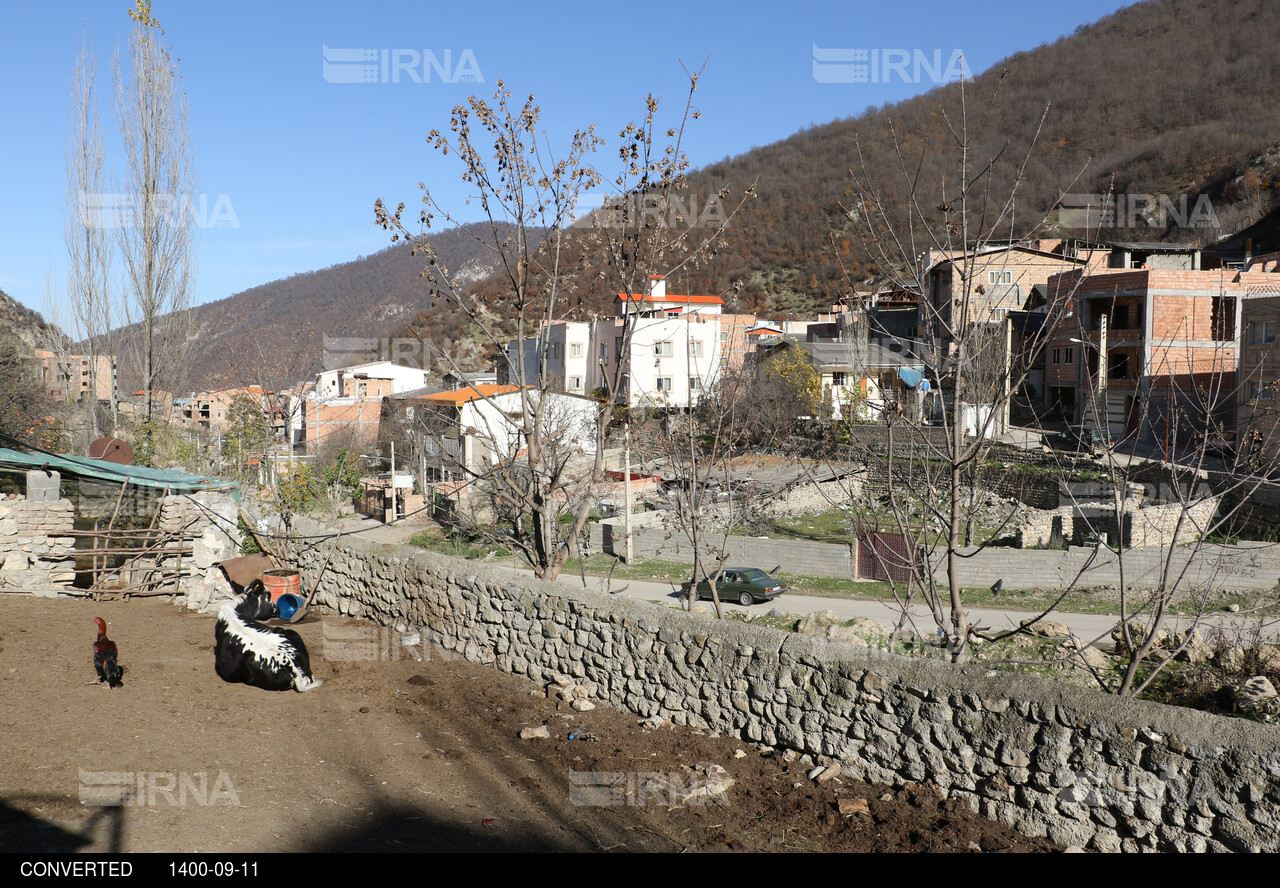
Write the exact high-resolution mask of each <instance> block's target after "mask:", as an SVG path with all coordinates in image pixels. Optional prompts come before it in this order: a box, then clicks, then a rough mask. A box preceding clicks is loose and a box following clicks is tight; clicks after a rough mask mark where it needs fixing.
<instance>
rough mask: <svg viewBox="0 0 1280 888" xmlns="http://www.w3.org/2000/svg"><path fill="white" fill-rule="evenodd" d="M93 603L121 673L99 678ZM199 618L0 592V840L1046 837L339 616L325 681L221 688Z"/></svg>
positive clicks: (473, 843) (980, 844)
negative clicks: (583, 706) (114, 678)
mask: <svg viewBox="0 0 1280 888" xmlns="http://www.w3.org/2000/svg"><path fill="white" fill-rule="evenodd" d="M95 616H101V617H103V618H104V619H106V621H107V625H108V631H109V635H110V637H111V638H113V639H114V640H115V641H116V642H117V644H118V645H119V647H120V663H121V665H122V666H123V667H124V670H125V672H124V687H123V688H119V689H114V690H112V689H109V688H107V686H106V685H100V684H98V683H97V681H96V676H95V674H94V671H93V664H92V655H91V653H90V645H91V643H92V642H93V640H94V637H95V629H94V625H93V622H92V621H93V618H94V617H95ZM213 626H214V617H212V616H209V615H204V614H196V613H192V612H189V611H186V610H184V609H181V608H178V607H174V606H173V605H171V604H169V603H168V602H167V601H163V600H156V599H150V600H139V599H134V600H132V601H128V602H123V601H114V602H100V603H95V602H92V601H85V600H77V599H68V598H63V599H57V600H51V599H42V598H32V597H28V596H25V595H17V594H3V595H0V735H2V736H3V742H2V743H0V850H3V851H29V852H36V851H45V852H52V851H85V852H88V851H95V852H102V851H112V850H120V851H126V852H132V851H168V852H219V851H222V852H225V851H242V852H270V851H308V850H318V851H659V852H672V851H976V850H982V851H1039V850H1052V847H1051V846H1050V845H1048V844H1047V843H1044V842H1040V841H1034V840H1029V839H1026V838H1023V837H1021V836H1019V835H1018V834H1016V833H1013V832H1011V831H1010V830H1008V829H1006V828H1004V827H1001V826H999V825H997V824H994V823H992V822H990V821H987V820H985V819H983V818H980V817H977V816H975V815H972V814H970V813H969V812H968V810H967V808H964V807H963V806H958V805H955V804H950V803H946V802H942V801H940V800H939V799H938V798H937V796H936V795H935V794H934V793H933V792H932V791H931V790H929V789H928V788H927V787H911V788H907V789H904V790H899V791H896V792H895V791H890V790H887V789H884V788H882V787H871V786H866V785H863V784H859V783H856V782H851V781H848V780H845V779H843V778H836V779H835V780H832V781H829V782H825V783H821V784H819V783H816V782H814V781H812V780H809V779H808V778H807V776H806V772H807V771H808V770H809V768H810V766H809V765H808V764H806V763H805V762H804V761H803V760H795V761H790V762H788V761H786V760H785V759H784V757H783V756H781V755H778V754H769V753H762V752H761V751H760V750H758V749H756V748H754V747H753V746H751V745H749V744H747V743H745V742H743V741H740V740H737V739H735V738H730V737H723V736H709V735H707V734H704V733H700V732H697V731H690V730H686V729H681V728H675V727H672V726H670V725H665V726H661V727H657V728H650V727H645V726H643V725H641V724H640V723H639V719H638V718H636V717H635V716H633V715H631V714H629V713H624V712H619V711H616V710H613V709H609V708H607V707H603V706H601V707H598V708H596V709H595V710H593V711H590V712H585V713H579V712H575V711H573V710H571V709H569V708H567V707H566V706H564V704H563V703H561V704H560V708H557V701H556V700H554V699H548V698H547V697H546V696H545V694H544V689H543V688H541V687H539V686H535V685H534V684H532V683H530V682H528V681H527V680H523V679H519V678H515V677H513V676H509V675H505V674H503V673H500V672H498V671H497V670H496V669H492V668H489V667H482V666H477V665H474V664H469V663H466V662H463V661H460V660H457V659H455V658H446V657H444V656H441V655H440V654H439V653H436V654H435V655H434V656H432V655H430V654H428V655H426V656H425V658H424V659H421V660H419V659H416V658H414V657H411V656H408V655H407V654H406V652H407V651H409V650H410V649H408V648H403V647H401V646H400V645H399V644H398V639H396V638H394V637H391V636H390V634H389V633H388V632H387V630H377V629H376V628H373V627H370V626H368V625H367V624H362V623H359V622H358V621H355V620H350V619H347V618H343V617H338V616H332V615H319V614H316V613H312V614H311V615H308V616H307V617H306V619H305V620H303V621H302V622H301V623H299V624H296V625H295V627H294V628H296V629H297V630H298V631H299V632H300V633H301V634H302V636H303V638H304V640H305V641H306V642H307V645H308V648H309V650H310V652H311V658H312V664H313V667H314V672H315V673H316V675H317V677H320V678H323V679H325V680H326V681H325V684H324V685H323V687H321V688H319V689H317V690H315V691H312V692H310V693H307V694H298V693H294V692H287V693H270V692H267V691H261V690H257V689H255V688H250V687H247V686H244V685H229V684H225V683H224V682H223V681H222V680H221V679H219V678H218V676H217V675H216V674H215V673H214V670H213ZM335 639H337V640H335ZM352 639H355V641H354V642H353V641H352ZM362 652H363V653H362ZM419 656H422V652H419ZM542 725H546V726H547V728H548V730H549V733H550V738H549V739H528V740H522V739H520V732H521V730H522V729H524V728H536V727H539V726H542ZM571 733H572V734H574V735H575V737H577V735H582V734H585V735H586V737H585V739H572V740H571V739H569V735H570V734H571ZM708 766H712V767H708ZM714 766H719V768H716V767H714ZM720 768H722V769H723V771H721V770H719V769H720ZM726 778H728V779H731V780H732V783H731V785H728V786H727V788H726V789H723V792H721V793H719V794H716V792H715V791H716V790H717V789H718V788H722V787H724V786H725V785H726V784H727V783H728V779H726ZM699 787H703V788H709V789H710V790H711V791H712V792H711V795H710V797H709V798H703V799H698V798H695V799H694V800H692V801H691V802H689V803H686V804H685V805H684V806H683V807H675V808H672V807H670V806H669V805H670V802H671V801H673V800H678V796H679V795H681V794H682V793H681V790H685V791H687V790H689V789H697V788H699ZM121 798H124V799H125V802H126V803H125V804H123V805H120V804H118V801H119V800H120V799H121ZM841 799H844V800H846V801H845V811H846V813H842V812H841V809H840V800H841ZM858 800H865V803H863V802H861V801H858ZM108 803H111V804H108ZM859 809H862V810H859ZM850 812H852V813H850Z"/></svg>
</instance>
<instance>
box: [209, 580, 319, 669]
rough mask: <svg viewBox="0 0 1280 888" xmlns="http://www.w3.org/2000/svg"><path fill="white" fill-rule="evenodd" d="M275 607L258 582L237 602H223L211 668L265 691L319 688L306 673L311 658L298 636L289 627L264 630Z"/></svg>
mask: <svg viewBox="0 0 1280 888" xmlns="http://www.w3.org/2000/svg"><path fill="white" fill-rule="evenodd" d="M275 613H276V606H275V604H273V603H272V601H271V596H270V595H269V594H268V593H267V590H266V588H265V587H264V586H263V585H262V581H261V580H254V581H253V582H252V583H250V584H249V586H248V587H247V588H246V589H245V592H244V598H243V599H241V600H240V602H239V603H237V602H235V601H228V602H227V603H226V604H224V605H222V610H220V611H219V612H218V624H217V626H216V627H214V630H213V637H214V640H215V644H214V648H213V654H214V668H215V669H217V671H218V675H219V676H220V677H221V678H222V680H223V681H230V682H243V683H244V684H247V685H252V686H253V687H255V688H262V689H263V690H266V691H287V690H289V689H290V688H293V689H294V690H296V691H310V690H314V689H315V688H318V687H320V685H322V684H324V681H323V680H321V679H316V678H313V677H312V675H311V659H310V657H309V656H308V655H307V646H306V645H305V644H303V642H302V637H301V636H300V635H298V633H297V632H294V631H293V630H292V629H276V628H273V627H271V626H264V625H262V624H261V623H259V622H258V621H259V620H265V619H267V618H268V617H271V616H272V615H273V614H275Z"/></svg>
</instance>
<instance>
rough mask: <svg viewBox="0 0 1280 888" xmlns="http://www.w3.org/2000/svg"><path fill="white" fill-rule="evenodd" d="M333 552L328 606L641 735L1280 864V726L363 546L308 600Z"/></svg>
mask: <svg viewBox="0 0 1280 888" xmlns="http://www.w3.org/2000/svg"><path fill="white" fill-rule="evenodd" d="M300 524H301V525H302V526H301V527H300V530H301V532H302V533H304V534H305V533H311V532H317V531H320V530H321V528H318V527H315V526H314V525H310V523H309V522H300ZM330 547H334V551H333V555H332V558H331V560H330V562H329V565H328V569H327V570H326V572H325V573H324V575H323V578H322V581H321V583H320V586H319V591H318V597H317V601H318V603H319V604H322V605H325V606H328V607H330V608H333V609H334V610H336V611H337V612H339V613H342V614H346V615H350V616H353V617H359V618H362V619H366V620H370V621H372V622H374V623H377V624H380V625H383V626H389V627H393V628H396V629H398V630H401V631H417V632H420V633H421V634H422V636H423V640H424V641H426V642H428V643H429V644H430V645H433V646H435V647H436V648H437V649H442V650H444V651H448V652H454V653H456V654H459V655H461V656H463V657H465V658H466V659H467V660H470V661H473V662H477V663H486V664H491V665H494V666H496V667H497V668H499V669H502V670H503V671H505V672H509V673H513V674H516V675H523V676H526V677H528V678H530V679H532V680H533V681H536V682H551V681H554V680H555V679H556V678H558V677H561V676H569V677H572V678H574V679H577V680H578V683H579V684H581V685H584V686H589V687H591V688H593V689H594V693H595V695H596V696H597V698H599V699H601V700H604V701H607V702H609V703H611V704H613V705H615V706H619V707H624V708H626V709H629V710H631V711H632V712H635V713H636V714H637V715H639V716H641V717H645V718H648V717H654V716H657V717H660V718H664V719H669V720H671V721H672V722H674V723H677V724H686V725H693V726H697V727H702V728H706V729H710V730H716V731H723V732H726V733H729V734H732V735H734V736H740V737H742V738H744V739H747V740H751V741H756V742H759V743H765V744H770V745H774V746H784V747H790V748H794V749H796V750H800V751H802V752H808V753H810V754H813V755H817V756H825V757H828V758H829V759H831V760H834V761H838V762H839V763H841V765H842V766H843V769H844V772H845V773H846V774H847V775H849V776H850V777H855V778H858V779H864V780H870V781H876V782H880V783H885V784H889V785H901V784H903V783H906V782H919V781H928V782H931V783H933V784H935V785H937V786H938V787H939V789H940V790H941V791H942V792H943V793H944V794H946V795H948V796H951V797H958V798H961V799H964V800H965V801H967V802H968V803H969V804H970V806H971V807H973V808H974V809H975V810H978V811H980V812H982V813H983V814H985V815H987V816H990V817H992V818H995V819H997V820H999V821H1001V822H1003V823H1007V824H1010V825H1012V826H1014V827H1015V828H1017V829H1019V830H1021V831H1023V832H1025V833H1027V834H1030V835H1047V836H1048V837H1049V838H1051V839H1052V840H1054V841H1056V842H1059V843H1062V844H1064V845H1081V846H1089V847H1093V848H1097V849H1100V850H1130V851H1136V850H1179V851H1202V850H1215V851H1224V850H1249V849H1261V850H1268V851H1276V850H1280V830H1277V827H1278V826H1280V728H1276V727H1273V726H1265V725H1259V724H1255V723H1251V722H1246V721H1241V720H1236V719H1225V718H1221V717H1217V716H1210V715H1205V714H1203V713H1198V712H1193V711H1190V710H1183V709H1177V708H1173V707H1166V706H1161V705H1158V704H1153V703H1143V702H1137V701H1131V700H1121V699H1118V698H1115V697H1108V696H1105V695H1102V694H1099V693H1096V692H1092V691H1088V690H1085V689H1081V688H1076V687H1073V686H1069V685H1064V684H1061V683H1056V682H1050V681H1045V680H1040V679H1032V678H1026V677H1019V676H1015V675H1011V674H1007V673H997V672H992V671H988V670H986V669H984V668H982V667H978V666H965V667H953V666H950V665H947V664H944V663H940V662H937V661H932V660H914V659H908V658H903V657H895V656H891V655H888V654H885V653H882V652H879V651H875V650H870V649H868V648H861V647H855V646H853V645H851V644H847V643H844V642H835V641H828V640H825V639H814V638H809V637H805V636H799V635H794V634H789V633H784V632H780V631H777V630H772V629H766V628H763V627H756V626H751V625H749V624H741V623H736V622H730V621H717V620H714V619H712V618H709V617H705V616H701V615H696V614H695V615H690V614H686V613H684V612H683V611H680V610H677V609H673V608H666V607H660V606H657V605H653V604H649V603H647V602H641V601H635V600H631V599H626V598H622V597H618V596H606V595H601V594H598V593H592V592H589V591H585V590H580V589H574V588H573V587H571V586H568V585H564V586H562V585H560V584H554V583H547V582H541V581H538V580H536V579H533V578H531V577H528V576H525V575H523V574H519V573H516V572H514V571H509V570H504V569H501V568H494V567H488V566H483V565H476V564H474V563H469V562H465V561H459V560H457V559H452V558H448V557H445V556H442V555H438V554H435V553H427V552H422V551H420V550H415V549H411V548H407V547H393V546H382V545H377V544H371V543H367V542H364V541H362V540H352V539H345V538H344V539H343V540H342V541H341V542H339V543H337V544H336V546H335V544H334V543H333V542H324V543H320V544H318V545H317V544H315V543H312V542H307V543H304V544H300V545H298V546H297V547H296V550H295V555H296V558H297V563H298V567H299V569H300V570H301V571H302V573H303V575H304V586H310V585H311V584H312V583H313V582H314V581H315V579H316V576H317V573H318V571H319V570H320V568H321V565H322V564H323V562H324V560H325V557H326V555H327V554H328V552H329V549H330ZM341 652H342V649H341V647H340V646H339V645H333V646H330V645H327V644H326V646H325V648H324V649H322V650H321V651H319V652H313V653H319V654H320V656H322V657H326V658H330V659H341V658H342V653H341Z"/></svg>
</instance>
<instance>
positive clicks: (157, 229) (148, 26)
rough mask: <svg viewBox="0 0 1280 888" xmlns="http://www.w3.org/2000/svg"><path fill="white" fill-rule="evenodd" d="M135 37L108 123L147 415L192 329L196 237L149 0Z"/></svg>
mask: <svg viewBox="0 0 1280 888" xmlns="http://www.w3.org/2000/svg"><path fill="white" fill-rule="evenodd" d="M129 16H130V17H131V18H132V19H133V22H134V29H133V33H132V34H131V35H130V39H129V47H128V52H127V55H126V56H125V58H123V59H122V58H121V57H120V55H119V53H117V55H116V58H115V60H114V65H113V68H114V74H115V84H116V119H117V121H118V123H119V126H120V134H121V138H122V140H123V143H124V157H125V164H124V167H125V172H124V188H123V194H122V195H120V197H121V201H122V204H123V206H122V210H123V211H124V214H125V218H124V219H122V220H121V223H122V224H120V226H119V245H120V251H121V256H122V258H123V261H124V269H125V279H126V295H127V298H126V299H125V306H126V317H127V319H128V320H129V321H130V322H131V323H136V324H138V325H139V326H140V328H141V335H140V337H139V338H138V346H137V348H138V355H137V361H138V365H139V366H138V368H137V369H138V370H139V371H140V372H141V376H142V383H143V390H144V392H145V397H146V417H147V421H151V419H152V416H153V391H154V390H155V389H157V388H158V387H161V386H162V384H164V385H168V386H169V387H174V386H175V381H174V380H175V379H176V377H175V374H176V373H177V372H178V371H179V370H180V369H181V365H182V361H181V354H182V352H183V351H184V350H185V349H186V346H187V339H188V334H189V329H190V315H189V311H188V310H189V308H190V306H191V292H192V289H193V286H194V274H195V256H196V230H195V225H196V222H195V218H194V214H193V212H192V207H193V201H194V197H195V190H196V184H195V169H194V166H193V161H192V149H191V137H190V133H189V132H188V128H187V102H186V98H185V96H183V94H182V92H181V89H180V84H179V81H180V78H179V75H178V70H177V64H176V63H175V62H174V60H173V59H172V58H171V57H170V55H169V52H168V50H167V49H165V47H164V46H163V45H162V43H161V39H162V38H163V36H164V31H162V30H161V28H160V25H159V23H158V22H157V21H156V20H155V18H153V17H152V15H151V4H150V0H136V7H135V8H134V9H132V10H129Z"/></svg>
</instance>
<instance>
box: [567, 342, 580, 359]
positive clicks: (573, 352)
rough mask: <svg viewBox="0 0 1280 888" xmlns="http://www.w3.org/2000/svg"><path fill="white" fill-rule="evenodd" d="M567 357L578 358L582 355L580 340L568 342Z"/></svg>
mask: <svg viewBox="0 0 1280 888" xmlns="http://www.w3.org/2000/svg"><path fill="white" fill-rule="evenodd" d="M569 357H571V358H580V357H582V343H581V342H571V343H569Z"/></svg>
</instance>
